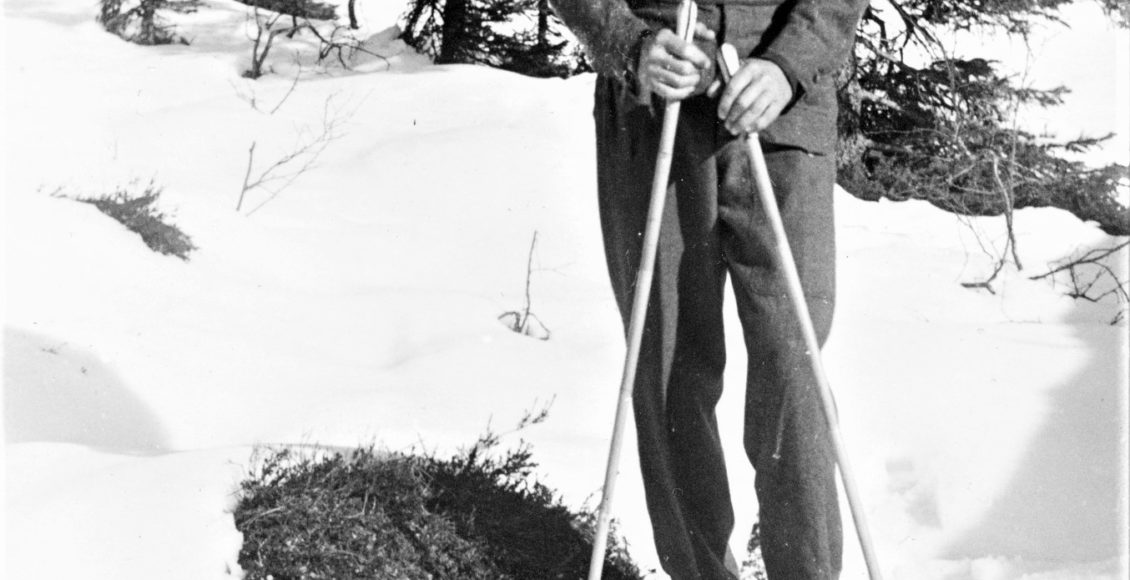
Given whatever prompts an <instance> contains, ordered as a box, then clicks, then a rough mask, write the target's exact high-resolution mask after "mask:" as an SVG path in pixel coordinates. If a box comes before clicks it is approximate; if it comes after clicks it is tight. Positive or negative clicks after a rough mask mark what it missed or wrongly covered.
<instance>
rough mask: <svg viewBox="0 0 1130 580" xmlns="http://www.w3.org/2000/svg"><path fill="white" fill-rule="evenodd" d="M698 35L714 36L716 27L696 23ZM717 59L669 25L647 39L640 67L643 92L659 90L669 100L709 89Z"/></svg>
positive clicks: (711, 39)
mask: <svg viewBox="0 0 1130 580" xmlns="http://www.w3.org/2000/svg"><path fill="white" fill-rule="evenodd" d="M695 37H696V38H697V39H700V40H705V41H710V42H712V41H713V40H714V31H712V30H710V29H708V28H707V27H706V26H705V25H704V24H702V23H701V22H698V23H696V24H695ZM713 66H714V61H713V60H712V59H711V58H710V57H709V56H707V55H706V53H705V52H703V51H702V49H700V48H699V47H697V46H695V44H694V43H691V42H686V41H684V40H683V39H681V38H679V36H678V35H677V34H675V33H674V32H671V31H670V30H667V29H666V28H665V29H663V30H660V31H659V32H657V33H656V34H655V35H654V36H651V37H648V38H646V39H644V44H643V46H641V47H640V62H639V65H638V66H637V67H636V79H637V81H638V82H639V92H640V96H641V97H642V98H644V99H645V100H646V98H647V97H648V95H650V94H656V95H659V96H660V97H662V98H663V99H666V100H668V101H680V100H683V99H685V98H687V97H689V96H691V95H695V94H698V93H701V92H704V91H705V90H706V87H705V85H706V84H708V83H709V80H711V79H712V78H713V74H712V71H713V68H712V67H713Z"/></svg>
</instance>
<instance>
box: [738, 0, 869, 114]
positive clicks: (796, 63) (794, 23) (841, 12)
mask: <svg viewBox="0 0 1130 580" xmlns="http://www.w3.org/2000/svg"><path fill="white" fill-rule="evenodd" d="M868 1H869V0H797V2H796V5H795V6H794V7H793V9H792V10H791V11H789V15H788V19H787V21H786V23H785V26H784V27H783V28H782V29H781V32H780V33H779V34H778V35H777V36H776V37H775V38H774V39H773V40H772V41H771V42H770V43H769V45H768V47H766V49H765V51H764V52H763V53H762V54H760V55H757V56H758V57H759V58H763V59H765V60H768V61H772V62H773V63H775V64H776V65H777V66H779V67H781V70H782V71H783V72H784V73H785V76H786V77H788V78H789V80H790V82H792V83H794V87H793V89H794V92H795V91H796V89H797V88H798V86H799V88H802V89H807V88H809V87H810V86H811V85H810V83H816V82H817V81H818V79H819V77H821V76H825V75H829V74H832V73H834V72H835V71H836V69H837V68H839V66H840V65H841V64H842V63H843V62H844V60H845V59H846V58H847V55H848V51H850V50H851V47H852V43H853V42H854V40H855V29H856V27H857V26H858V25H859V19H860V18H861V17H862V16H863V11H864V10H865V9H866V8H867V4H868Z"/></svg>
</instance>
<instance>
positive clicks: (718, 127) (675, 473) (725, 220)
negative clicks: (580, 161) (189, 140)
mask: <svg viewBox="0 0 1130 580" xmlns="http://www.w3.org/2000/svg"><path fill="white" fill-rule="evenodd" d="M866 3H867V0H700V2H699V17H698V24H697V26H696V39H695V42H693V43H686V42H684V41H682V40H681V39H680V38H678V37H677V36H676V35H675V34H674V33H673V32H671V29H673V28H674V27H675V19H676V13H677V10H678V6H677V0H555V3H554V4H555V7H556V9H557V13H558V14H559V15H560V16H561V18H562V19H563V20H564V21H565V23H566V24H567V25H568V26H569V27H570V28H571V29H572V30H573V31H574V32H575V33H576V34H577V36H578V37H579V38H580V39H581V41H582V42H583V43H584V45H585V46H586V49H587V51H588V53H589V55H590V57H591V59H592V61H593V65H594V67H595V68H596V69H597V71H598V73H600V76H599V78H598V80H597V88H596V102H595V107H594V116H595V120H596V133H597V155H598V160H597V161H598V164H597V173H598V176H597V177H598V189H599V198H600V214H601V223H602V229H603V234H604V242H605V253H606V258H607V262H608V269H609V273H610V275H611V278H612V285H613V290H614V292H615V295H616V299H617V302H618V304H619V307H620V311H621V313H622V315H623V318H624V323H625V328H626V327H627V324H628V319H629V316H630V312H631V301H632V290H633V284H634V281H635V276H636V270H637V268H638V267H639V260H640V254H641V252H642V248H641V242H642V232H643V229H644V222H645V220H646V215H647V207H648V197H649V195H650V191H649V190H650V184H651V180H652V172H653V171H654V169H655V159H656V155H657V151H658V148H659V133H660V127H661V122H662V118H661V117H662V107H656V106H653V105H654V104H655V102H656V101H658V100H660V99H666V100H682V101H683V104H682V113H681V115H680V119H679V126H678V134H677V138H676V144H675V158H674V161H673V166H672V173H671V186H670V187H669V190H668V197H669V199H668V203H667V204H666V210H665V212H664V215H663V223H662V228H663V229H662V234H661V238H660V245H659V257H658V260H657V264H656V271H655V283H654V286H653V288H652V290H651V292H652V299H651V307H650V308H649V312H648V317H647V321H646V324H645V332H644V340H643V344H642V348H641V355H640V362H639V369H638V371H637V381H636V384H635V385H634V394H633V397H634V399H633V401H634V412H635V418H636V426H637V439H638V444H639V454H640V461H641V466H642V471H643V477H644V487H645V491H646V495H647V505H648V510H649V512H650V514H651V520H652V527H653V532H654V536H655V543H656V548H657V550H658V553H659V556H660V559H661V561H662V564H663V568H664V570H666V572H667V573H668V574H670V575H671V577H672V578H674V579H676V580H683V579H691V578H703V579H710V580H714V579H731V578H734V577H735V573H734V570H733V568H734V565H733V563H732V558H730V557H728V550H727V543H728V540H729V538H730V534H731V531H732V528H733V525H734V518H733V511H732V507H731V504H730V497H729V488H728V483H727V477H726V467H725V464H724V461H723V457H722V447H721V444H720V442H719V434H718V428H717V422H716V419H715V414H714V407H715V405H716V404H717V402H718V399H719V397H720V395H721V390H722V373H723V367H724V365H725V357H726V355H725V351H724V338H723V328H722V296H723V289H724V284H725V281H726V277H727V275H729V276H730V277H731V278H732V284H733V288H734V293H735V295H736V298H737V304H738V310H739V317H740V320H741V324H742V329H743V333H744V337H745V343H746V348H747V351H748V356H749V373H748V377H747V385H746V389H747V390H746V426H745V437H744V443H745V448H746V451H747V454H748V456H749V459H750V461H751V462H752V463H753V466H754V468H755V469H756V472H757V476H756V482H755V487H756V491H757V495H758V502H759V504H760V506H761V508H760V509H761V513H760V522H761V530H762V550H763V554H764V557H765V564H766V569H767V571H768V574H769V577H770V578H771V579H773V580H779V579H786V578H787V579H816V578H820V579H826V578H836V577H838V575H839V571H840V567H841V552H842V532H841V524H840V514H839V508H838V502H837V497H836V486H835V480H834V469H835V467H834V459H833V455H832V451H831V447H830V441H829V437H828V432H827V429H828V427H827V424H826V422H825V420H824V417H823V415H822V413H821V409H820V407H819V404H820V403H819V399H818V394H817V393H816V385H815V379H814V377H813V375H812V371H811V367H810V364H809V362H808V360H807V358H806V357H807V356H808V355H807V353H806V352H805V348H804V344H803V339H802V336H801V333H800V330H799V325H798V322H797V321H796V320H795V317H794V314H793V311H792V309H791V306H790V304H789V302H788V297H787V294H786V290H785V282H784V280H783V279H782V276H781V275H780V273H779V272H778V271H777V269H776V266H775V265H774V257H773V246H774V241H773V238H772V234H771V232H770V230H769V227H768V224H767V223H766V219H765V215H764V212H763V211H762V208H760V207H759V206H758V203H757V197H756V192H755V191H754V190H753V180H752V176H751V168H750V166H749V161H748V154H747V152H746V149H745V145H744V143H743V142H742V140H741V139H739V138H738V137H737V136H738V135H741V134H743V133H746V132H754V131H757V132H760V136H761V140H762V142H763V148H764V150H765V153H766V161H767V164H768V168H769V172H770V176H771V178H772V181H773V183H774V187H775V192H776V195H777V198H778V201H779V204H780V207H781V213H782V216H783V219H784V224H785V230H786V232H787V234H788V236H789V240H790V242H791V244H792V246H793V252H794V254H795V257H796V260H797V266H798V269H799V271H800V276H801V280H802V286H803V288H804V290H805V295H806V297H807V300H808V303H809V309H810V310H811V312H812V315H813V319H814V321H813V322H814V324H815V327H816V330H817V334H818V335H819V339H820V342H821V344H823V342H824V340H825V339H826V338H827V335H828V331H829V329H830V327H831V319H832V307H833V300H834V289H833V286H834V240H833V223H832V189H833V185H834V180H835V162H834V152H835V139H836V98H835V88H834V86H833V76H834V74H835V72H836V70H837V69H838V68H839V66H840V65H841V63H842V62H843V61H844V60H845V58H846V56H847V55H848V53H849V51H850V49H851V46H852V43H853V41H854V31H855V28H856V26H857V23H858V21H859V18H860V16H861V14H862V12H863V9H864V8H865V6H866ZM723 42H726V43H730V44H732V45H734V46H735V47H736V48H737V50H738V53H739V54H741V55H744V56H747V57H748V59H747V60H746V61H745V63H744V64H743V65H742V67H741V68H740V69H739V71H738V72H737V73H736V74H735V75H734V78H733V79H732V80H731V82H730V83H729V84H728V86H726V87H725V89H724V90H723V91H722V92H721V94H720V95H717V94H715V91H713V90H710V87H711V84H712V81H713V80H714V76H715V75H714V58H713V57H714V53H715V50H716V47H717V46H718V45H719V44H720V43H723Z"/></svg>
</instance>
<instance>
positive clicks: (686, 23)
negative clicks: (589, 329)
mask: <svg viewBox="0 0 1130 580" xmlns="http://www.w3.org/2000/svg"><path fill="white" fill-rule="evenodd" d="M697 10H698V8H697V6H696V5H695V3H694V2H693V0H683V1H682V3H681V4H680V5H679V18H678V21H677V23H676V29H677V30H676V32H677V33H678V34H679V36H680V37H681V38H682V39H683V40H685V41H687V42H690V41H692V40H693V39H694V26H695V21H696V19H697ZM679 105H680V102H679V101H668V102H667V106H666V108H665V109H664V112H663V129H662V132H661V133H660V136H659V156H658V158H657V159H656V162H655V177H654V179H653V180H652V182H651V202H650V205H649V206H648V210H647V222H646V225H645V226H644V236H643V256H642V257H641V258H640V269H639V272H638V274H637V275H636V287H635V293H634V297H633V300H632V316H631V318H630V319H629V322H628V354H627V357H626V358H625V360H624V374H623V377H622V378H621V380H620V399H619V402H617V404H616V420H615V422H614V423H613V425H612V443H611V445H610V447H609V450H608V466H607V467H606V469H605V472H604V491H603V494H602V497H601V500H600V513H599V515H598V517H597V525H596V535H595V536H594V537H593V542H592V559H591V560H590V561H589V580H600V575H601V573H602V572H603V571H604V551H605V548H606V547H607V542H608V529H609V527H610V525H611V522H612V495H613V493H614V492H615V491H616V476H617V475H618V474H619V473H620V449H621V448H622V447H623V439H624V423H625V421H626V419H627V414H628V408H629V407H631V404H632V387H633V385H635V382H636V366H637V364H638V363H639V359H640V344H641V343H642V342H643V327H644V321H645V319H646V318H647V303H648V300H649V298H650V297H651V282H652V278H653V277H654V275H655V254H656V251H657V250H658V247H659V225H660V224H661V223H662V221H663V205H664V202H665V201H666V200H667V180H668V178H669V177H670V175H671V158H672V157H673V156H674V151H675V129H676V128H677V127H678V125H679Z"/></svg>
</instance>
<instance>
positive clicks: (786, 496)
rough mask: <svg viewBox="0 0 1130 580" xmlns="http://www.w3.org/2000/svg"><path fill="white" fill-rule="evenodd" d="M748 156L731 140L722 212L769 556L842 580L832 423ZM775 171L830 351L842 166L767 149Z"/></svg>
mask: <svg viewBox="0 0 1130 580" xmlns="http://www.w3.org/2000/svg"><path fill="white" fill-rule="evenodd" d="M735 145H737V146H739V150H734V146H735ZM741 148H744V144H741V143H733V144H731V145H730V146H729V147H728V148H727V149H726V150H724V151H723V152H722V153H721V154H720V155H719V160H720V167H721V169H720V171H721V172H722V174H723V183H724V184H725V185H724V186H723V188H722V190H723V194H722V198H721V200H720V210H719V213H720V221H721V224H722V225H721V229H722V234H721V237H722V240H723V242H722V244H723V247H724V251H725V255H726V259H727V262H728V263H729V268H730V273H731V275H732V277H733V286H734V293H735V296H736V298H737V303H738V311H739V316H740V319H741V322H742V327H743V333H744V335H745V341H746V347H747V350H748V354H749V371H748V377H747V387H746V389H747V390H746V397H747V402H746V434H745V446H746V451H747V453H748V455H749V459H750V460H751V461H752V463H753V466H754V468H755V470H756V478H757V479H756V489H757V495H758V503H759V504H760V506H761V513H760V522H761V531H762V538H761V539H762V553H763V555H764V558H765V565H766V570H767V572H768V574H769V578H770V579H772V580H780V579H794V578H795V579H831V578H836V577H838V575H839V571H840V568H841V556H842V532H841V523H840V514H839V505H838V502H837V495H836V485H835V479H834V477H835V463H834V457H833V454H832V452H831V445H830V441H829V435H828V425H827V422H826V420H825V418H824V415H823V411H822V408H821V406H820V400H819V396H818V393H817V391H816V389H817V387H816V384H815V378H814V373H813V371H812V367H811V362H810V360H809V358H808V353H806V347H805V344H804V340H803V336H802V334H801V331H800V326H799V322H798V321H797V318H796V315H795V314H794V312H793V306H792V304H791V303H790V301H789V298H788V296H787V294H786V286H785V281H784V277H783V276H782V275H781V273H780V272H779V271H778V269H777V265H776V259H775V257H774V251H775V250H774V244H775V241H774V240H773V238H772V234H771V231H770V229H769V227H768V224H767V223H766V218H765V214H764V210H763V209H762V207H761V205H760V202H759V201H758V200H757V197H756V192H755V190H753V189H752V186H751V185H750V184H749V180H750V177H749V176H750V168H749V164H748V156H747V154H746V152H745V151H744V149H741ZM766 163H767V165H768V169H769V173H770V176H771V179H772V181H773V186H774V191H775V193H776V196H777V199H778V204H779V206H780V208H781V214H782V219H783V221H784V225H785V230H786V235H787V236H788V239H789V242H790V245H791V247H792V250H793V253H794V258H795V260H796V264H797V267H798V270H799V273H800V277H801V282H802V287H803V288H804V291H805V295H806V297H807V301H808V306H809V310H810V311H811V314H812V317H813V323H814V325H815V328H816V332H817V335H818V340H819V341H820V344H823V343H824V340H825V339H826V338H827V335H828V332H829V330H830V327H831V319H832V309H833V303H834V275H835V268H834V259H835V256H834V252H835V250H834V239H833V223H832V189H833V184H834V179H835V167H834V164H833V160H832V159H831V158H829V157H827V156H812V155H809V154H807V153H805V152H804V151H801V150H798V149H780V148H772V147H766Z"/></svg>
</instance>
